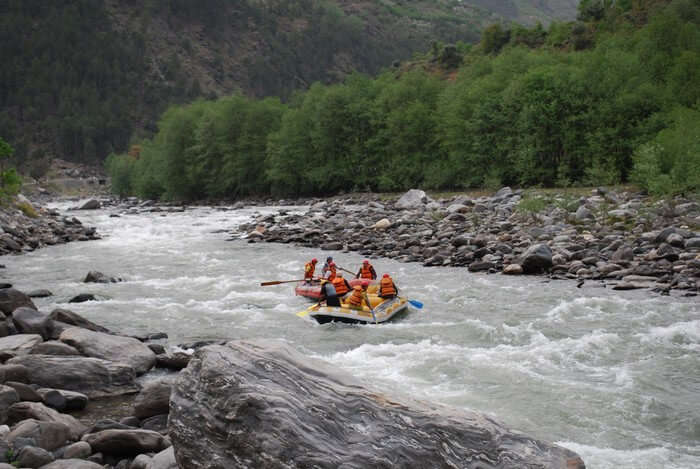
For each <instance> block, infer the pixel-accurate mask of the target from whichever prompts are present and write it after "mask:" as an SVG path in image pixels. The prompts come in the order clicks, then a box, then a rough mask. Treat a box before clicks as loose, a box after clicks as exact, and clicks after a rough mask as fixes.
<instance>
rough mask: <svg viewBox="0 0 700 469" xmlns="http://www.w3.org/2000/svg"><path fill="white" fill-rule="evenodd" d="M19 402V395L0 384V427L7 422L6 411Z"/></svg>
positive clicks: (12, 389)
mask: <svg viewBox="0 0 700 469" xmlns="http://www.w3.org/2000/svg"><path fill="white" fill-rule="evenodd" d="M17 401H19V393H18V392H17V391H16V390H15V388H12V387H10V386H5V385H2V384H0V425H1V424H3V423H5V421H6V420H7V409H9V408H10V406H11V405H12V404H14V403H15V402H17Z"/></svg>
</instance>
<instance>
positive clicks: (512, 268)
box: [503, 264, 523, 275]
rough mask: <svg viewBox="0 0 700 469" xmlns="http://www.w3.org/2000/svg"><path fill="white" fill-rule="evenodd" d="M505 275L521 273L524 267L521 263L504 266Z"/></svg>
mask: <svg viewBox="0 0 700 469" xmlns="http://www.w3.org/2000/svg"><path fill="white" fill-rule="evenodd" d="M503 273H504V274H505V275H520V274H522V273H523V267H522V266H521V265H520V264H508V265H507V266H505V267H504V268H503Z"/></svg>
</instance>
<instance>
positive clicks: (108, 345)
mask: <svg viewBox="0 0 700 469" xmlns="http://www.w3.org/2000/svg"><path fill="white" fill-rule="evenodd" d="M59 340H60V341H61V342H63V343H66V344H68V345H70V346H72V347H75V348H76V349H77V350H78V351H80V353H82V354H83V355H86V356H88V357H94V358H102V359H104V360H110V361H114V362H119V363H126V364H127V365H130V366H131V367H132V368H133V369H134V371H136V373H137V374H143V373H145V372H147V371H148V370H150V369H151V368H153V366H154V365H155V364H156V354H155V353H153V351H152V350H151V349H150V348H148V346H146V345H145V344H144V343H143V342H141V341H139V340H137V339H134V338H133V337H123V336H118V335H112V334H105V333H104V332H96V331H90V330H88V329H83V328H81V327H72V328H70V329H66V330H65V331H63V332H62V333H61V336H60V337H59Z"/></svg>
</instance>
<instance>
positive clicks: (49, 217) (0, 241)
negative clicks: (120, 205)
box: [0, 195, 100, 255]
mask: <svg viewBox="0 0 700 469" xmlns="http://www.w3.org/2000/svg"><path fill="white" fill-rule="evenodd" d="M93 239H100V236H99V235H98V234H97V230H96V229H95V228H94V227H88V226H84V225H83V224H82V222H81V221H80V220H78V219H77V218H76V217H75V216H72V215H62V214H60V213H59V211H58V210H54V209H47V208H42V207H37V206H34V205H33V204H32V203H31V202H30V201H29V200H28V199H26V198H25V197H23V196H21V195H20V196H19V197H18V198H17V199H16V200H15V201H12V202H10V203H8V204H7V205H6V206H1V207H0V255H4V254H20V253H23V252H29V251H33V250H35V249H39V248H42V247H44V246H51V245H54V244H62V243H68V242H71V241H89V240H93Z"/></svg>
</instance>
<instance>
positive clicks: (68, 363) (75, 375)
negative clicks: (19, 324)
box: [8, 355, 140, 397]
mask: <svg viewBox="0 0 700 469" xmlns="http://www.w3.org/2000/svg"><path fill="white" fill-rule="evenodd" d="M8 363H9V364H10V365H23V366H24V368H26V369H28V370H29V380H30V381H31V382H32V383H33V384H38V385H39V386H43V387H47V388H55V389H66V390H69V391H78V392H80V393H83V394H85V395H87V396H88V397H105V396H119V395H122V394H131V393H135V392H138V390H139V389H140V387H139V385H138V383H136V374H135V373H134V369H133V368H132V367H131V366H129V365H126V364H124V363H114V362H111V361H107V360H100V359H98V358H88V357H71V356H52V355H23V356H19V357H15V358H12V359H10V360H9V361H8Z"/></svg>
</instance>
